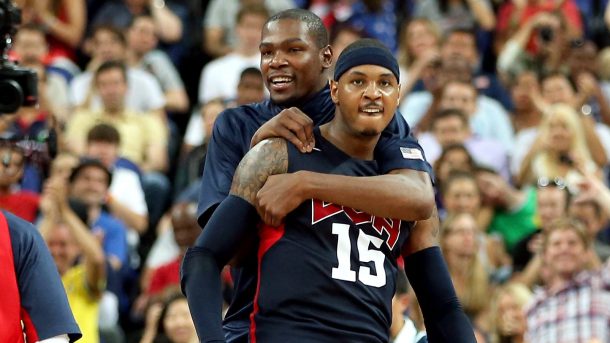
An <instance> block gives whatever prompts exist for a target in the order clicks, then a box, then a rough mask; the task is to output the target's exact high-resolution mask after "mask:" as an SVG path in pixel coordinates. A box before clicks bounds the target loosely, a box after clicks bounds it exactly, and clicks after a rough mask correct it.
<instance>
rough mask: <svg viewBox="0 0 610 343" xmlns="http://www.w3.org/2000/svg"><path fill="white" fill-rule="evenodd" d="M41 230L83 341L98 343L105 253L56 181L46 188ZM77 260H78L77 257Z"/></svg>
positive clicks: (64, 186)
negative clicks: (46, 197)
mask: <svg viewBox="0 0 610 343" xmlns="http://www.w3.org/2000/svg"><path fill="white" fill-rule="evenodd" d="M45 192H46V194H47V195H48V197H49V201H46V202H45V206H43V207H42V211H43V217H42V221H41V222H40V230H41V233H42V234H43V237H44V238H45V240H46V242H47V245H48V246H49V250H50V251H51V255H52V256H53V259H54V260H55V265H56V266H57V270H58V271H59V274H60V275H61V277H62V282H63V284H64V288H65V289H66V293H67V295H68V301H69V302H70V307H71V308H72V311H73V313H74V317H75V319H76V322H77V323H78V326H79V327H80V329H81V331H82V333H83V338H82V339H81V341H82V342H94V343H97V342H99V324H98V323H99V321H98V318H99V311H100V299H101V297H102V294H103V292H104V289H105V284H106V268H105V257H104V251H103V250H102V247H101V244H100V242H99V240H98V238H97V237H96V236H95V235H94V234H93V233H92V232H91V231H89V228H88V227H87V225H86V224H85V223H84V222H83V221H82V220H81V219H80V218H79V217H78V216H77V215H76V214H75V213H74V211H73V210H72V209H71V208H70V206H69V205H68V198H67V194H66V185H65V183H64V182H63V180H59V179H55V180H53V181H52V182H50V183H48V184H47V186H46V189H45ZM79 257H80V258H79Z"/></svg>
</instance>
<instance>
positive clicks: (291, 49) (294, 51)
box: [288, 48, 303, 53]
mask: <svg viewBox="0 0 610 343" xmlns="http://www.w3.org/2000/svg"><path fill="white" fill-rule="evenodd" d="M288 51H289V52H291V53H296V52H301V51H303V50H302V49H301V48H290V49H288Z"/></svg>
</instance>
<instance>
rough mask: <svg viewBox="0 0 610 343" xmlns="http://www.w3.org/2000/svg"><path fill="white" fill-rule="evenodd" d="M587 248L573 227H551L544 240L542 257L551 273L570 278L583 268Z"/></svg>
mask: <svg viewBox="0 0 610 343" xmlns="http://www.w3.org/2000/svg"><path fill="white" fill-rule="evenodd" d="M586 251H587V248H586V245H585V242H584V241H583V239H582V238H581V237H580V236H579V234H578V232H577V229H576V228H574V227H567V226H566V227H561V228H556V229H553V230H552V231H551V232H550V233H549V236H548V238H547V240H546V242H545V247H544V257H545V259H546V261H547V262H548V264H549V265H548V267H549V268H550V272H551V273H552V274H553V275H558V276H560V277H562V278H570V277H571V276H573V275H574V274H576V273H578V272H580V271H581V270H583V269H584V266H585V262H586V259H587V256H588V255H587V254H586Z"/></svg>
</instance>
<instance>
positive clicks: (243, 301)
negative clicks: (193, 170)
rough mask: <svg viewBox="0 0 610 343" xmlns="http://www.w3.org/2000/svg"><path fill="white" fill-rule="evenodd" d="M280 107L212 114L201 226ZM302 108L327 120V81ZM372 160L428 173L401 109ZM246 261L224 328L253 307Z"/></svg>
mask: <svg viewBox="0 0 610 343" xmlns="http://www.w3.org/2000/svg"><path fill="white" fill-rule="evenodd" d="M283 109H284V107H281V106H278V105H276V104H274V103H273V102H271V101H270V100H267V101H265V102H262V103H258V104H251V105H245V106H240V107H237V108H231V109H227V110H225V111H223V112H222V113H221V114H220V115H219V117H218V118H217V119H216V122H215V124H214V131H213V134H212V137H211V139H210V142H209V146H208V152H207V156H206V161H205V168H204V171H203V179H202V183H201V191H200V194H199V206H198V207H199V208H198V214H199V215H198V221H199V224H200V225H201V227H204V226H205V223H206V222H207V220H208V219H209V217H210V215H211V213H212V211H213V210H214V209H215V208H216V206H217V205H218V204H219V203H220V202H221V201H222V200H223V199H224V198H226V197H227V195H228V194H229V190H230V188H231V183H232V180H233V175H234V173H235V169H236V168H237V166H238V165H239V162H240V161H241V159H242V158H243V157H244V156H245V155H246V153H247V152H248V151H249V150H250V141H251V140H252V137H253V136H254V133H255V132H256V130H258V129H259V128H260V127H261V126H262V125H263V124H264V123H265V122H267V121H268V120H269V119H271V118H273V117H274V116H275V115H277V114H278V113H280V112H281V111H282V110H283ZM300 109H301V110H302V111H303V112H304V113H306V114H307V115H309V116H310V118H311V119H312V120H313V122H314V125H316V126H319V125H321V124H325V123H327V122H329V121H330V120H331V119H332V118H333V117H334V112H335V104H334V103H333V102H332V100H331V97H330V89H329V88H328V87H325V88H324V89H322V90H321V91H320V92H318V93H316V94H315V95H313V96H312V97H311V98H310V99H308V100H307V101H305V102H304V105H303V106H301V107H300ZM375 160H376V161H377V163H378V168H379V172H380V174H385V173H387V172H388V171H391V170H394V169H414V170H420V171H425V172H428V173H429V174H431V168H430V165H429V164H428V163H427V162H426V161H425V159H424V158H423V150H422V149H421V147H420V146H419V144H418V143H417V141H416V140H415V139H414V138H413V137H412V136H410V132H409V127H408V125H407V123H406V122H405V121H404V119H403V117H402V115H400V114H399V115H396V116H394V119H393V120H392V121H391V122H390V124H389V125H388V127H387V128H386V130H385V131H384V132H383V133H382V136H381V138H380V140H379V143H378V144H377V146H376V148H375ZM247 261H248V262H247V264H246V265H244V266H243V267H241V268H239V269H237V270H234V271H235V272H234V273H233V276H234V287H235V293H234V294H235V295H234V297H233V300H232V302H231V304H230V306H229V309H228V311H227V314H226V316H225V328H226V329H227V330H231V331H236V332H244V331H243V330H244V329H247V327H248V321H249V315H250V313H251V312H252V299H253V296H254V291H255V286H256V284H255V283H256V271H257V269H256V268H257V264H256V258H254V257H253V258H251V259H248V260H247ZM245 334H246V332H244V336H245Z"/></svg>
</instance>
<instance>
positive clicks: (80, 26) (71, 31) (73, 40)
mask: <svg viewBox="0 0 610 343" xmlns="http://www.w3.org/2000/svg"><path fill="white" fill-rule="evenodd" d="M75 2H78V1H75ZM84 17H85V15H84V13H83V18H84ZM41 20H42V22H43V24H44V26H45V27H47V28H48V30H49V31H50V33H51V34H52V35H53V36H55V37H56V38H58V39H59V40H61V41H63V42H64V43H66V44H68V45H69V46H70V47H72V48H76V47H78V45H79V44H80V42H81V40H82V39H83V31H84V22H81V21H82V19H80V18H79V19H77V21H78V22H76V23H73V24H70V23H64V22H62V21H61V20H59V19H57V17H55V16H53V15H52V14H50V13H49V14H45V15H43V16H42V18H41Z"/></svg>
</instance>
